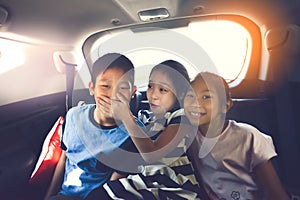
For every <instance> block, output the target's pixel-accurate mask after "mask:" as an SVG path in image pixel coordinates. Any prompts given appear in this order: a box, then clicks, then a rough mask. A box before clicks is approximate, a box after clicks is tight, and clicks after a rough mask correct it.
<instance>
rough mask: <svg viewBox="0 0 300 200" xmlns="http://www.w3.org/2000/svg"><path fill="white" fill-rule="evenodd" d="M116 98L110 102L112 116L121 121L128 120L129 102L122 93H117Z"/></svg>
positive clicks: (129, 112) (129, 115)
mask: <svg viewBox="0 0 300 200" xmlns="http://www.w3.org/2000/svg"><path fill="white" fill-rule="evenodd" d="M117 98H118V99H112V100H111V109H112V113H113V116H114V117H115V118H116V119H119V120H121V121H123V120H125V119H128V118H130V117H131V111H130V107H129V100H128V99H127V98H126V97H125V96H124V95H123V94H122V93H117Z"/></svg>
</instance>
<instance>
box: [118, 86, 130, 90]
mask: <svg viewBox="0 0 300 200" xmlns="http://www.w3.org/2000/svg"><path fill="white" fill-rule="evenodd" d="M120 89H121V90H129V89H130V87H127V86H122V87H120Z"/></svg>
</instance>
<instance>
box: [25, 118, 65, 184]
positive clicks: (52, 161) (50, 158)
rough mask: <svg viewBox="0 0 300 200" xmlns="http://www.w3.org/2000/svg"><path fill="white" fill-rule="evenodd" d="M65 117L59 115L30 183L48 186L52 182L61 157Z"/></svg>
mask: <svg viewBox="0 0 300 200" xmlns="http://www.w3.org/2000/svg"><path fill="white" fill-rule="evenodd" d="M63 122H64V118H63V117H59V118H58V120H57V121H56V123H55V124H54V126H53V128H52V129H51V131H50V132H49V133H48V136H47V137H46V139H45V141H44V144H43V149H42V152H41V155H40V157H39V159H38V162H37V165H36V168H35V170H34V172H33V174H32V176H31V178H30V180H29V183H30V184H33V185H37V186H39V187H40V186H44V187H45V186H48V185H49V184H50V182H51V179H52V176H53V173H54V170H55V167H56V165H57V163H58V161H59V159H60V156H61V153H62V149H61V148H60V137H61V134H62V124H63ZM49 139H50V140H49Z"/></svg>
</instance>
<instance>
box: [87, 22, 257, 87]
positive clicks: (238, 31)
mask: <svg viewBox="0 0 300 200" xmlns="http://www.w3.org/2000/svg"><path fill="white" fill-rule="evenodd" d="M251 45H252V43H251V37H250V34H249V33H248V31H247V30H246V29H245V28H244V27H243V26H241V25H240V24H238V23H236V22H232V21H226V20H211V21H199V22H191V23H189V24H188V26H185V27H180V28H175V29H158V28H139V29H132V30H122V31H120V30H119V31H115V32H114V31H111V32H107V34H106V35H105V36H104V37H102V38H100V39H99V40H98V41H97V42H95V44H94V45H93V52H92V54H93V55H92V57H93V58H92V60H93V61H94V60H95V59H96V58H98V57H99V56H101V55H103V54H105V53H108V52H119V53H122V54H124V55H126V56H128V57H129V58H130V59H131V60H132V62H133V63H134V65H135V67H136V84H137V86H143V85H146V84H147V80H148V76H149V72H150V70H151V68H152V67H153V66H154V65H156V64H158V63H160V62H162V61H165V60H168V59H173V60H177V61H179V62H181V63H182V64H184V65H185V66H186V67H187V69H188V72H189V75H190V77H191V78H193V77H194V76H195V75H196V74H197V73H198V72H200V71H211V72H214V73H218V74H220V75H221V76H223V77H224V78H225V79H226V80H227V81H228V82H233V81H237V80H242V79H243V78H244V76H245V73H246V71H247V68H248V65H249V57H250V53H251Z"/></svg>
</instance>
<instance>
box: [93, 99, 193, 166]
mask: <svg viewBox="0 0 300 200" xmlns="http://www.w3.org/2000/svg"><path fill="white" fill-rule="evenodd" d="M118 98H119V101H113V103H112V110H113V111H112V112H113V115H114V116H115V117H116V118H118V119H119V120H121V121H122V123H123V124H124V125H125V127H126V129H127V131H128V132H129V135H130V137H131V138H132V140H133V142H134V144H135V145H136V147H137V149H138V150H139V152H140V153H141V155H142V157H143V159H144V160H145V161H146V162H155V161H157V160H159V159H160V158H162V157H164V156H165V155H166V154H168V153H170V152H171V151H172V150H173V149H174V148H175V147H176V146H177V145H178V144H179V142H180V141H181V140H182V138H183V137H184V136H185V135H186V133H188V132H189V126H188V125H185V124H181V125H179V124H176V125H170V126H168V127H166V129H165V130H164V131H163V132H162V133H161V134H160V136H159V137H158V138H157V139H156V140H155V141H153V140H152V139H151V138H149V136H148V135H147V134H146V133H145V132H144V131H143V130H142V129H141V127H139V126H138V124H137V123H136V121H135V120H134V118H133V115H132V113H131V111H130V109H129V102H128V100H126V99H125V98H124V97H123V96H122V95H118ZM99 103H100V105H101V106H103V107H104V108H110V105H111V100H110V99H109V98H107V97H103V98H102V99H101V100H100V102H99ZM107 110H109V109H107Z"/></svg>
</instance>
